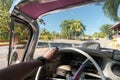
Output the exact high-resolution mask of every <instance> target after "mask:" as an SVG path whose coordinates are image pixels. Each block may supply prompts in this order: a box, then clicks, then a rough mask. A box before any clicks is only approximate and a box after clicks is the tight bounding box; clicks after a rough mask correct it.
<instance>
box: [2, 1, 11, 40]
mask: <svg viewBox="0 0 120 80" xmlns="http://www.w3.org/2000/svg"><path fill="white" fill-rule="evenodd" d="M11 3H12V0H0V29H1V30H2V31H3V32H5V33H6V35H7V38H8V36H9V21H10V14H9V12H8V11H9V9H10V6H11ZM3 37H4V35H3Z"/></svg>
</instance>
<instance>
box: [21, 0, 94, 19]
mask: <svg viewBox="0 0 120 80" xmlns="http://www.w3.org/2000/svg"><path fill="white" fill-rule="evenodd" d="M85 2H93V1H92V0H56V1H52V2H47V3H40V2H35V1H32V2H29V3H27V4H25V5H24V6H22V7H21V8H20V11H21V12H23V13H24V14H26V15H27V16H29V17H31V18H32V19H34V20H36V19H37V18H38V17H39V16H40V15H42V14H44V13H47V12H50V11H53V10H57V9H61V8H64V7H68V6H72V5H77V4H81V3H85Z"/></svg>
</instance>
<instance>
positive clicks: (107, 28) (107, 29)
mask: <svg viewBox="0 0 120 80" xmlns="http://www.w3.org/2000/svg"><path fill="white" fill-rule="evenodd" d="M111 26H112V25H110V24H104V25H102V26H101V27H100V30H101V32H102V33H104V34H105V35H106V36H108V37H109V38H110V37H111V36H112V35H113V34H114V33H113V31H112V29H110V28H111Z"/></svg>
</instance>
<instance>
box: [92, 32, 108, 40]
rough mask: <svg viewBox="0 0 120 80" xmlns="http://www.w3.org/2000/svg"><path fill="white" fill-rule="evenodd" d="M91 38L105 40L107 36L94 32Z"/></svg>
mask: <svg viewBox="0 0 120 80" xmlns="http://www.w3.org/2000/svg"><path fill="white" fill-rule="evenodd" d="M93 38H95V39H99V38H107V35H106V34H105V33H103V32H95V33H94V34H93Z"/></svg>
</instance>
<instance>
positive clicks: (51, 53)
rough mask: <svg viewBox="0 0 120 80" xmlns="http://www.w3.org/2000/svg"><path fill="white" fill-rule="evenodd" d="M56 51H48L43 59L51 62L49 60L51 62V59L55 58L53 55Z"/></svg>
mask: <svg viewBox="0 0 120 80" xmlns="http://www.w3.org/2000/svg"><path fill="white" fill-rule="evenodd" d="M57 51H58V48H55V49H52V50H50V51H48V52H47V53H45V54H44V55H43V57H44V58H46V59H47V60H48V61H51V60H53V57H55V54H56V52H57ZM56 59H57V58H56ZM54 60H55V59H54Z"/></svg>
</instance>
